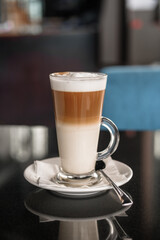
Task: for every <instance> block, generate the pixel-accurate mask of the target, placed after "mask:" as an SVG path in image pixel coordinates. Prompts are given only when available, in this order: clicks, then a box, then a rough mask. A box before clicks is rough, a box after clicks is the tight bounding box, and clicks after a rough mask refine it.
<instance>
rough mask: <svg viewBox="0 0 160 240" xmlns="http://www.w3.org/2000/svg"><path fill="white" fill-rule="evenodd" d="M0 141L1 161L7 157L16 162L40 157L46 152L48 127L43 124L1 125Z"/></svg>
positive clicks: (45, 154) (44, 155)
mask: <svg viewBox="0 0 160 240" xmlns="http://www.w3.org/2000/svg"><path fill="white" fill-rule="evenodd" d="M0 143H1V144H0V160H1V162H2V161H6V159H9V158H12V159H14V160H17V161H18V162H27V161H28V160H30V159H31V158H34V159H42V158H44V157H46V156H47V154H48V129H47V127H43V126H37V127H28V126H10V127H8V126H2V127H0Z"/></svg>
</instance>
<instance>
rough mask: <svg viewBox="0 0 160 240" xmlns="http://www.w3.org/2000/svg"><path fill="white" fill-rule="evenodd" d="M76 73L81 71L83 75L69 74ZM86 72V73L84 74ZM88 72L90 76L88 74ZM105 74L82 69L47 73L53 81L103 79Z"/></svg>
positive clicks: (105, 76)
mask: <svg viewBox="0 0 160 240" xmlns="http://www.w3.org/2000/svg"><path fill="white" fill-rule="evenodd" d="M74 73H75V74H76V73H77V74H78V73H81V74H83V76H74V77H73V76H71V75H70V74H74ZM85 74H86V75H85ZM89 74H90V76H88V75H89ZM107 76H108V75H107V74H105V73H102V72H84V71H68V72H53V73H50V74H49V78H50V80H54V81H66V80H68V81H71V82H72V81H73V82H74V81H75V79H76V80H80V81H97V80H104V79H105V78H107Z"/></svg>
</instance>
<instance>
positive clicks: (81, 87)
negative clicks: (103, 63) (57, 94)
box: [50, 72, 107, 92]
mask: <svg viewBox="0 0 160 240" xmlns="http://www.w3.org/2000/svg"><path fill="white" fill-rule="evenodd" d="M50 82H51V88H52V89H54V90H56V91H62V92H92V91H101V90H104V89H105V88H106V83H107V75H106V74H103V73H87V72H66V73H63V74H60V73H59V74H58V73H52V74H50Z"/></svg>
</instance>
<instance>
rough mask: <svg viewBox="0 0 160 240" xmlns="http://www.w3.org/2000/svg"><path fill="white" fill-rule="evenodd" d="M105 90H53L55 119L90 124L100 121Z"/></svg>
mask: <svg viewBox="0 0 160 240" xmlns="http://www.w3.org/2000/svg"><path fill="white" fill-rule="evenodd" d="M104 92H105V90H101V91H95V92H61V91H55V90H53V99H54V108H55V118H56V121H60V122H63V123H68V124H91V123H96V122H99V121H100V117H101V114H102V106H103V99H104Z"/></svg>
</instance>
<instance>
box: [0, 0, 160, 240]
mask: <svg viewBox="0 0 160 240" xmlns="http://www.w3.org/2000/svg"><path fill="white" fill-rule="evenodd" d="M159 46H160V0H92V1H90V0H0V189H4V194H2V195H5V193H6V183H9V185H10V187H9V188H8V193H10V192H11V193H12V192H13V191H15V192H18V191H19V192H20V193H19V195H21V194H22V193H21V189H20V190H19V188H20V187H21V186H20V180H18V181H17V180H16V179H17V178H16V177H15V180H14V176H17V175H18V176H20V179H21V181H22V182H23V189H24V186H25V187H26V189H27V188H29V184H28V183H27V182H26V183H25V181H24V179H23V176H22V175H23V170H24V169H25V167H26V166H28V164H29V163H32V162H33V160H35V159H44V158H46V157H53V156H56V155H57V154H58V149H57V142H56V133H55V125H54V113H53V102H52V95H51V89H50V82H49V74H50V73H51V72H57V71H101V69H104V67H113V66H114V67H116V66H123V67H134V66H135V67H137V66H146V67H147V68H148V67H149V66H159V63H160V47H159ZM148 69H149V68H148ZM133 71H134V69H132V72H133ZM138 71H139V70H138ZM159 71H160V70H158V71H157V72H155V73H154V74H155V79H156V85H155V88H154V87H153V88H152V95H148V93H150V92H151V91H150V89H151V87H152V86H154V79H152V76H153V74H152V71H151V72H150V75H149V76H148V72H146V70H145V74H146V75H143V73H144V72H141V74H142V75H140V74H139V72H136V74H138V75H136V77H134V76H133V74H131V76H133V78H131V80H133V81H131V84H132V85H131V86H130V85H129V81H127V80H128V79H126V80H125V83H124V85H125V84H126V85H127V90H128V95H131V94H130V93H131V92H132V91H131V90H132V88H134V85H136V86H137V88H135V92H138V94H139V95H136V94H135V95H133V97H134V98H132V100H133V101H134V99H136V104H135V108H134V111H135V112H134V111H133V114H134V113H135V114H134V115H135V118H136V117H137V115H136V114H137V112H136V109H138V107H139V106H140V103H141V95H142V90H144V89H147V91H146V95H145V94H144V95H143V96H142V97H143V98H142V100H143V105H142V107H143V106H144V104H145V103H146V99H147V96H149V98H148V101H147V104H148V106H149V108H146V109H147V110H146V115H144V113H143V111H142V109H143V108H139V110H138V112H139V113H140V114H141V115H143V116H142V117H146V116H148V115H149V114H150V115H152V116H153V118H155V119H156V122H158V126H159V127H158V128H159V129H160V121H159V118H157V116H160V107H159V105H160V98H159V92H160V77H159V74H160V72H159ZM144 76H148V80H147V81H148V82H153V85H152V84H150V85H147V84H146V82H145V81H144V80H145V77H144ZM118 77H119V76H118ZM136 79H138V81H139V83H140V82H141V83H142V85H141V89H140V85H138V84H137V82H138V81H137V82H136ZM118 80H119V78H118ZM121 80H123V77H122V78H121ZM117 82H118V81H117ZM124 85H123V86H124ZM107 87H108V86H107ZM117 88H118V89H119V85H118V87H117ZM121 90H122V93H121V96H120V98H122V97H123V96H124V97H125V95H126V92H127V91H126V92H125V94H124V89H121ZM138 90H139V91H138ZM155 90H156V100H155V99H154V97H155ZM111 92H112V91H111ZM132 93H133V92H132ZM116 94H117V92H116ZM108 95H111V94H108ZM120 98H119V99H120ZM117 102H118V101H117ZM124 102H125V103H128V105H129V104H130V102H129V101H128V102H127V100H126V99H124ZM124 102H123V103H124ZM150 103H151V105H149V104H150ZM153 106H154V107H153ZM125 107H126V105H125V106H124V107H123V106H122V111H121V109H120V111H121V113H122V115H123V116H124V115H125V114H126V115H127V114H128V112H127V111H126V112H125V111H123V110H125ZM129 108H130V105H129ZM153 108H154V109H155V112H154V114H153V111H151V110H153ZM111 109H112V106H111ZM148 109H149V110H148ZM131 111H132V110H131ZM107 112H108V109H107ZM124 113H125V114H124ZM147 113H148V115H147ZM158 114H159V115H158ZM128 115H129V114H128ZM107 117H108V115H107ZM135 118H134V119H132V121H133V122H135ZM111 119H112V118H111ZM112 120H114V119H112ZM118 122H119V118H118V119H117V122H116V124H117V123H118ZM122 122H124V121H122ZM129 122H131V119H129ZM149 124H150V122H149ZM141 125H143V121H141ZM48 127H49V128H48ZM150 128H151V129H152V130H153V127H152V126H151V125H150ZM156 128H157V125H156ZM120 130H126V129H124V128H121V129H120ZM127 130H134V131H125V132H122V133H121V141H120V147H119V148H118V150H117V152H116V153H115V154H116V155H115V159H118V160H119V161H124V162H127V161H128V162H127V163H128V164H129V165H130V166H131V167H132V169H133V171H134V174H135V177H134V181H133V184H134V183H135V180H137V185H136V184H135V189H136V190H135V195H136V194H137V195H138V193H141V189H139V188H138V187H137V186H139V184H140V183H141V184H142V185H143V188H142V191H143V192H144V193H145V194H143V196H144V198H143V196H142V199H141V200H140V201H141V207H142V209H141V212H142V214H141V215H142V217H141V218H139V217H138V218H137V219H140V220H141V222H142V223H144V228H145V231H144V232H146V229H149V227H148V226H151V225H150V223H151V222H150V212H151V206H150V203H152V202H153V201H151V199H150V198H151V196H152V194H151V193H152V191H153V189H152V188H153V187H154V181H155V179H156V181H157V186H158V188H155V189H156V191H157V192H158V194H160V193H159V184H160V183H159V172H158V171H159V169H160V161H159V160H160V147H159V146H160V131H155V132H154V133H151V132H146V133H141V132H138V133H137V132H136V131H135V130H136V129H135V128H132V129H127ZM139 130H140V129H139ZM143 130H144V129H143ZM146 130H148V129H146ZM154 130H156V129H155V128H154ZM126 143H127V144H129V147H128V148H126ZM101 145H103V146H104V147H105V146H106V143H105V140H104V139H103V135H102V141H101ZM127 146H128V145H127ZM137 149H138V150H137ZM120 150H121V151H120ZM121 153H122V154H121ZM138 154H139V155H140V157H139V158H138ZM128 156H130V158H128ZM153 156H154V160H155V161H152V160H153ZM156 160H157V161H156ZM153 163H154V164H155V165H154V166H153V165H152V164H153ZM17 166H18V167H17ZM153 170H154V171H153ZM140 171H141V172H140ZM139 172H140V178H138V177H137V175H138V174H139ZM153 172H154V173H153ZM136 174H137V175H136ZM146 175H147V176H146ZM138 176H139V175H138ZM145 177H146V178H145ZM22 179H23V180H22ZM146 179H148V181H146ZM157 179H158V180H157ZM145 182H146V184H145ZM14 184H15V185H14ZM17 186H18V187H17ZM155 189H154V190H155ZM137 192H138V193H137ZM147 194H148V195H147ZM21 200H22V201H23V194H22V197H21ZM155 202H156V204H152V206H154V207H155V208H156V206H159V197H158V198H157V201H154V203H155ZM5 204H7V201H5V200H4V202H3V205H4V206H5ZM8 206H9V204H8V205H7V208H6V209H7V211H8ZM17 206H18V205H17ZM23 208H24V206H22V209H23ZM4 209H5V208H4ZM146 209H147V211H146ZM157 209H158V208H157ZM4 211H5V210H4ZM149 211H150V212H149ZM8 212H9V211H8ZM155 212H156V211H155ZM5 214H6V212H5ZM16 214H17V212H16ZM147 214H148V215H147ZM16 216H17V215H16ZM13 221H15V219H14V220H13ZM147 221H148V223H149V224H148V225H146V222H147ZM1 222H5V221H1ZM135 222H137V221H134V223H135ZM130 225H131V227H132V224H130ZM137 225H138V223H137ZM142 226H143V224H142ZM153 227H154V226H153ZM138 228H139V226H138ZM138 228H137V229H138ZM156 229H157V228H156ZM13 231H14V230H13ZM133 231H134V229H133ZM6 232H8V229H7V230H6ZM134 232H135V231H134ZM146 234H148V232H146ZM157 236H158V235H157ZM7 239H9V238H7ZM12 239H13V238H12ZM15 239H17V238H15ZM137 239H142V238H137ZM144 239H147V238H144ZM148 239H149V238H148ZM150 239H155V238H150Z"/></svg>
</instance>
